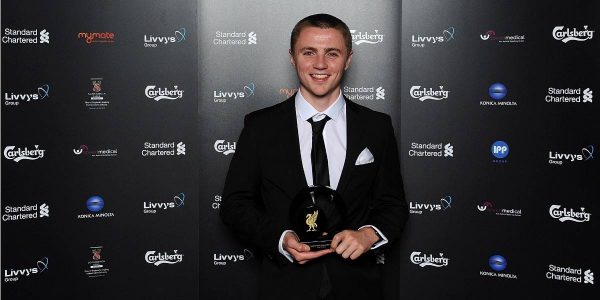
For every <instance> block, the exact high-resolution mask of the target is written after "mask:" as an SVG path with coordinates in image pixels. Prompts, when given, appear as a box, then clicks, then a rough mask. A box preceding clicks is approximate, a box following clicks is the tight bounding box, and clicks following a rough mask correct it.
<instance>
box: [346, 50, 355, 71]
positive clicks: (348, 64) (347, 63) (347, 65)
mask: <svg viewBox="0 0 600 300" xmlns="http://www.w3.org/2000/svg"><path fill="white" fill-rule="evenodd" d="M352 53H353V52H352V51H350V54H349V55H348V59H346V65H345V66H344V71H346V70H348V68H349V67H350V62H352Z"/></svg>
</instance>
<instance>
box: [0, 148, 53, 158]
mask: <svg viewBox="0 0 600 300" xmlns="http://www.w3.org/2000/svg"><path fill="white" fill-rule="evenodd" d="M33 147H34V148H35V149H33V148H32V149H29V148H27V147H24V148H23V149H21V147H19V148H16V147H15V146H6V147H5V148H4V158H6V159H8V160H12V161H14V162H20V161H22V160H37V159H40V158H43V157H44V154H45V153H46V150H44V149H40V146H39V145H34V146H33ZM15 148H16V149H15Z"/></svg>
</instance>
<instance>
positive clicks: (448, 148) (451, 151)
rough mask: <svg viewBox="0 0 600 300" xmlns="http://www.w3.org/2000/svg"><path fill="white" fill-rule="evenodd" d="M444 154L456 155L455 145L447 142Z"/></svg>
mask: <svg viewBox="0 0 600 300" xmlns="http://www.w3.org/2000/svg"><path fill="white" fill-rule="evenodd" d="M444 156H446V157H447V156H451V157H454V147H453V146H452V145H451V144H446V145H445V146H444Z"/></svg>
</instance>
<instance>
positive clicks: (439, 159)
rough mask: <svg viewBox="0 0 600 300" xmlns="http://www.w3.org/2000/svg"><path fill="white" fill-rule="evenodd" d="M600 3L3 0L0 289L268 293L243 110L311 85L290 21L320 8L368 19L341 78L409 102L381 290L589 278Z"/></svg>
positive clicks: (504, 288)
mask: <svg viewBox="0 0 600 300" xmlns="http://www.w3.org/2000/svg"><path fill="white" fill-rule="evenodd" d="M599 8H600V7H599V5H598V4H592V3H588V2H573V1H570V2H567V1H563V2H562V4H561V3H556V4H552V5H551V4H546V5H544V9H543V10H541V8H540V7H538V5H533V4H527V3H520V2H519V3H517V2H511V1H503V2H501V3H496V2H492V1H485V2H477V3H475V2H473V1H459V2H452V3H450V2H448V3H446V2H443V1H431V0H428V1H417V0H410V1H402V2H396V1H383V0H381V1H368V2H367V1H359V0H354V1H328V2H326V3H323V2H320V1H303V2H297V3H296V2H291V1H289V2H286V3H283V2H282V1H275V0H271V1H259V0H253V1H244V2H241V1H233V0H225V1H177V3H176V4H174V3H170V2H165V3H162V2H160V3H159V2H157V1H151V2H148V1H139V0H136V1H127V2H126V3H121V2H119V3H112V2H111V3H106V2H93V3H69V4H68V5H67V4H64V5H52V6H48V5H47V4H46V3H45V2H41V1H25V2H19V3H16V2H15V3H2V10H1V11H2V32H1V39H2V44H1V45H2V82H1V83H2V87H1V88H2V94H1V96H2V104H1V106H2V108H1V109H2V121H1V122H2V156H3V157H2V162H1V163H2V203H1V206H2V213H1V214H2V222H1V226H2V246H1V251H2V253H1V267H2V297H3V298H6V299H41V298H44V297H49V296H50V297H52V296H57V297H64V298H67V299H78V298H86V299H105V298H107V297H112V298H114V299H199V298H202V299H256V297H255V293H256V277H257V276H256V275H257V272H258V266H259V261H260V259H261V257H260V253H257V252H256V251H254V250H253V249H252V248H251V247H250V246H249V245H244V244H242V243H240V242H239V241H238V240H237V239H236V238H235V237H233V236H232V235H231V233H230V232H229V231H228V230H227V228H225V227H224V225H223V224H222V223H221V222H220V219H219V217H218V213H219V206H220V202H221V191H222V187H223V183H224V179H225V174H226V172H227V167H228V165H229V162H230V160H231V157H232V156H233V154H234V153H235V147H236V140H237V138H238V135H239V133H240V131H241V128H242V125H243V116H244V115H245V114H247V113H249V112H251V111H254V110H256V109H259V108H262V107H266V106H269V105H272V104H275V103H277V102H280V101H283V100H285V99H286V98H288V97H290V96H292V95H293V93H294V92H295V91H296V89H297V87H298V83H297V81H296V79H295V74H294V71H293V69H292V67H291V65H290V63H289V56H288V54H287V51H288V48H289V33H290V31H291V29H292V27H293V26H294V24H295V23H296V22H297V21H298V20H299V19H301V18H303V17H305V16H306V15H309V14H313V13H318V12H327V13H331V14H333V15H336V16H339V17H341V18H342V19H343V20H345V21H346V23H347V24H348V25H349V27H350V29H351V30H352V35H353V43H354V45H353V47H354V57H353V62H352V66H351V68H350V71H349V72H348V73H347V76H346V79H345V81H344V83H343V91H344V93H345V95H346V96H347V97H348V98H349V99H351V100H353V101H355V102H357V103H360V104H362V105H365V106H368V107H370V108H373V109H375V110H379V111H384V112H386V113H388V114H390V115H391V116H392V118H393V119H394V121H395V124H394V125H395V128H396V134H397V137H398V140H399V146H400V148H399V149H400V156H401V160H402V171H403V175H404V185H405V190H406V199H407V202H408V204H409V207H410V213H411V214H410V219H409V222H408V223H407V227H406V229H405V233H404V236H403V239H402V240H401V241H399V242H398V243H396V244H394V245H391V247H390V251H388V253H386V256H385V257H383V258H380V260H379V263H380V265H381V271H382V272H383V273H384V275H385V276H384V278H385V279H384V285H385V290H386V295H387V299H439V298H441V297H444V296H446V297H450V298H457V299H470V298H482V297H485V298H491V299H503V298H506V297H515V296H516V297H518V298H520V297H525V296H530V295H531V296H533V295H539V297H540V298H554V299H560V298H564V297H569V298H571V297H574V296H585V295H591V294H592V290H593V289H594V284H595V276H594V270H597V269H598V259H597V253H598V250H599V249H598V247H597V246H594V245H592V243H591V240H592V238H593V236H595V235H597V232H598V230H597V225H595V224H596V223H595V222H594V218H595V217H593V216H594V215H595V214H596V211H597V209H598V205H597V203H596V202H594V201H593V200H595V199H597V198H598V196H599V195H600V188H599V186H598V184H597V182H598V178H599V177H598V159H597V158H596V156H597V155H596V153H597V147H598V145H599V144H600V143H599V141H600V136H599V133H598V130H596V129H595V127H596V126H593V125H592V124H594V123H595V121H597V120H596V119H597V116H598V112H599V107H598V103H597V99H594V94H595V93H597V91H598V90H599V89H600V84H599V82H598V80H597V76H596V75H595V74H594V73H593V72H594V71H595V70H597V68H598V67H599V66H600V59H599V58H598V55H594V54H595V53H597V51H598V50H599V42H600V41H599V40H598V37H596V30H597V29H598V28H599V27H600V21H599V19H598V16H597V15H596V14H597V12H598V11H600V10H599ZM67 11H68V12H69V13H67ZM594 12H596V14H594ZM533 16H535V18H533ZM593 117H596V119H593ZM274 142H276V141H274Z"/></svg>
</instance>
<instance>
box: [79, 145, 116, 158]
mask: <svg viewBox="0 0 600 300" xmlns="http://www.w3.org/2000/svg"><path fill="white" fill-rule="evenodd" d="M73 154H75V155H77V156H79V155H81V156H91V157H116V156H117V155H118V154H119V150H118V149H116V148H115V149H112V148H106V149H99V150H94V149H91V148H90V147H89V146H88V145H86V144H81V145H79V147H75V148H73Z"/></svg>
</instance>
